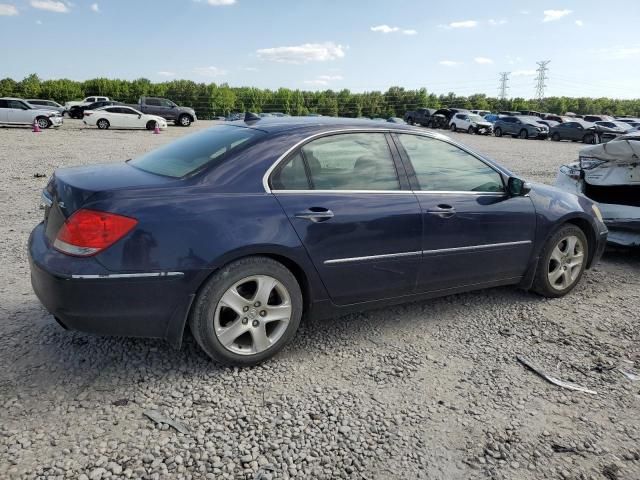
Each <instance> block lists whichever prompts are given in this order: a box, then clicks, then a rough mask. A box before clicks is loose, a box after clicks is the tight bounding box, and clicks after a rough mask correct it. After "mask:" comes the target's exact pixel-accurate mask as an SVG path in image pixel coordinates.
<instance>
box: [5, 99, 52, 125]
mask: <svg viewBox="0 0 640 480" xmlns="http://www.w3.org/2000/svg"><path fill="white" fill-rule="evenodd" d="M62 123H63V119H62V114H61V113H60V112H58V111H57V110H52V109H50V108H49V107H48V106H36V105H32V104H30V103H28V102H27V101H26V100H23V99H21V98H11V97H4V98H0V125H34V124H37V125H38V127H40V128H42V129H44V128H49V127H59V126H61V125H62Z"/></svg>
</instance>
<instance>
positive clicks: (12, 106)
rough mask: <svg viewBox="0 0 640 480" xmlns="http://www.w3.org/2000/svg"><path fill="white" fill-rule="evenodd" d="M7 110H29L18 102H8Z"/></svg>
mask: <svg viewBox="0 0 640 480" xmlns="http://www.w3.org/2000/svg"><path fill="white" fill-rule="evenodd" d="M9 108H16V109H18V110H29V107H27V106H26V105H25V104H24V103H22V102H21V101H19V100H9Z"/></svg>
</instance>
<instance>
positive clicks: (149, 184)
mask: <svg viewBox="0 0 640 480" xmlns="http://www.w3.org/2000/svg"><path fill="white" fill-rule="evenodd" d="M173 182H176V179H173V178H168V177H163V176H160V175H154V174H151V173H148V172H145V171H143V170H139V169H137V168H134V167H132V166H130V165H128V164H127V163H118V164H108V165H92V166H87V167H72V168H64V169H60V170H56V172H55V173H54V174H53V175H52V177H51V180H50V181H49V183H48V184H47V186H46V188H45V189H44V190H43V192H42V207H43V208H44V225H45V232H46V236H47V238H48V240H49V241H50V242H53V240H54V239H55V238H56V235H57V234H58V231H59V230H60V227H62V224H63V223H64V222H65V220H66V219H67V218H69V217H70V216H71V215H72V214H73V213H74V212H75V211H77V210H78V209H79V208H81V207H82V206H83V205H85V204H86V203H87V202H88V201H89V200H90V199H91V198H92V197H94V196H95V195H96V194H99V193H104V192H109V191H114V190H121V189H126V188H153V187H159V186H162V185H165V184H168V183H173Z"/></svg>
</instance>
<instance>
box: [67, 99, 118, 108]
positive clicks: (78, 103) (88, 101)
mask: <svg viewBox="0 0 640 480" xmlns="http://www.w3.org/2000/svg"><path fill="white" fill-rule="evenodd" d="M108 101H109V97H87V98H85V99H84V100H80V101H78V100H73V101H71V102H64V108H66V109H67V111H68V110H69V109H70V108H71V107H76V106H79V107H84V106H86V105H91V104H92V103H95V102H108Z"/></svg>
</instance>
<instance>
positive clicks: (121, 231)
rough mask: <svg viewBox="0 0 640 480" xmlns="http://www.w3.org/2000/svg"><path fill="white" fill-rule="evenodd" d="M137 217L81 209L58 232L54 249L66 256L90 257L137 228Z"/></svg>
mask: <svg viewBox="0 0 640 480" xmlns="http://www.w3.org/2000/svg"><path fill="white" fill-rule="evenodd" d="M137 223H138V221H137V220H136V219H135V218H130V217H124V216H122V215H116V214H115V213H107V212H98V211H96V210H86V209H80V210H78V211H77V212H75V213H74V214H73V215H71V216H70V217H69V218H68V219H67V221H66V222H64V224H63V225H62V228H61V229H60V231H59V232H58V235H57V237H56V240H55V242H53V247H54V248H55V249H56V250H59V251H61V252H63V253H67V254H69V255H76V256H79V257H87V256H90V255H95V254H96V253H98V252H100V251H101V250H104V249H105V248H108V247H110V246H111V245H113V244H114V243H115V242H117V241H118V240H120V239H121V238H122V237H124V236H125V235H126V234H127V233H129V232H130V231H131V229H132V228H133V227H135V226H136V224H137Z"/></svg>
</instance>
